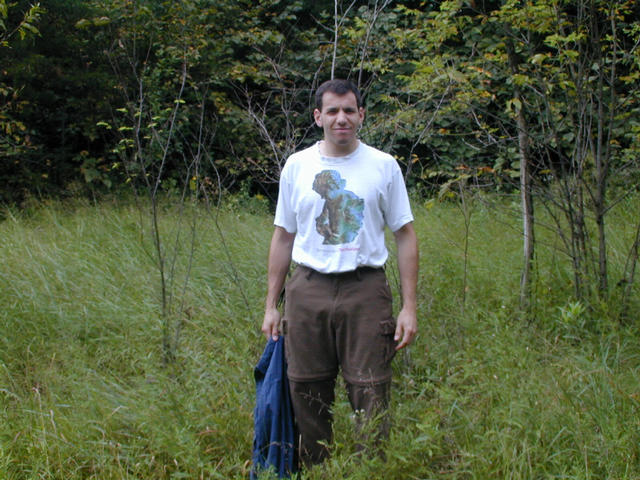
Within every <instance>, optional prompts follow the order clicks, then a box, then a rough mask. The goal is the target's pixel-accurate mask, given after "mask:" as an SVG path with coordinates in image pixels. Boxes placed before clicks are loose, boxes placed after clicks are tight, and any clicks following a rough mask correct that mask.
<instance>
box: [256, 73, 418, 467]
mask: <svg viewBox="0 0 640 480" xmlns="http://www.w3.org/2000/svg"><path fill="white" fill-rule="evenodd" d="M313 115H314V119H315V122H316V124H317V125H318V126H319V127H321V128H322V129H323V132H324V138H323V140H322V141H319V142H318V143H316V144H315V145H313V146H312V147H309V148H307V149H305V150H303V151H300V152H297V153H295V154H293V155H292V156H291V157H289V159H288V160H287V162H286V164H285V166H284V168H283V170H282V175H281V178H280V192H279V195H278V204H277V208H276V215H275V220H274V224H275V230H274V233H273V237H272V239H271V246H270V249H269V266H268V280H267V282H268V291H267V297H266V305H265V315H264V321H263V324H262V332H263V333H264V334H265V336H266V337H267V338H269V337H273V338H274V339H275V338H277V337H278V335H279V328H280V321H281V316H280V312H279V311H278V309H277V302H278V298H279V296H280V293H281V291H282V288H283V286H284V283H285V278H286V275H287V273H288V271H289V266H290V263H291V261H292V260H293V262H294V263H295V264H297V267H296V269H295V271H294V273H293V275H292V276H291V278H290V279H289V281H288V283H287V286H286V290H285V292H286V296H285V311H284V316H283V318H282V323H283V333H284V334H285V346H286V354H287V361H288V371H287V376H288V378H289V383H290V389H291V396H292V404H293V410H294V415H295V418H296V423H297V427H298V437H299V441H300V445H299V447H298V448H299V455H300V458H301V460H302V461H303V463H304V464H306V465H311V464H314V463H319V462H321V461H322V460H324V459H325V458H326V457H327V455H328V451H327V448H326V445H327V444H328V443H329V442H330V441H331V438H332V429H331V424H332V416H331V405H332V403H333V400H334V387H335V381H336V377H337V374H338V371H339V369H341V370H342V376H343V378H344V380H345V383H346V387H347V395H348V397H349V401H350V403H351V406H352V408H353V409H354V410H355V411H356V413H358V417H364V418H365V419H373V418H376V417H379V416H381V415H382V416H383V417H384V412H386V410H387V408H388V405H389V387H390V384H391V360H392V358H393V356H394V354H395V352H396V351H397V350H400V349H402V348H404V347H406V346H407V345H409V344H410V343H411V342H412V341H413V338H414V337H415V335H416V332H417V318H416V284H417V277H418V246H417V239H416V234H415V230H414V228H413V223H412V222H413V216H412V214H411V209H410V206H409V199H408V196H407V191H406V187H405V185H404V181H403V177H402V174H401V171H400V168H399V167H398V164H397V162H396V161H395V160H394V159H393V157H391V156H390V155H388V154H386V153H383V152H381V151H379V150H377V149H375V148H373V147H370V146H368V145H365V144H364V143H362V142H361V141H360V140H359V139H358V136H357V134H358V131H359V129H360V127H361V125H362V122H363V120H364V115H365V113H364V108H363V107H362V101H361V96H360V92H359V91H358V89H357V88H356V86H355V85H353V83H351V82H350V81H347V80H330V81H328V82H325V83H323V84H322V85H321V86H320V87H319V88H318V90H317V92H316V109H315V110H314V112H313ZM385 226H386V227H388V228H390V229H391V231H392V232H393V234H394V237H395V241H396V244H397V251H398V270H399V274H400V284H401V290H402V308H401V310H400V312H399V314H398V317H397V321H396V320H395V319H394V318H393V316H392V298H391V291H390V288H389V285H388V283H387V281H386V277H385V272H384V270H383V268H382V267H383V266H384V263H385V261H386V260H387V257H388V251H387V248H386V246H385V244H384V229H385ZM387 434H388V425H387V422H386V421H383V422H382V423H381V426H380V427H379V431H378V436H382V437H384V436H386V435H387Z"/></svg>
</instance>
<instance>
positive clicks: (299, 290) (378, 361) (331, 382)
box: [284, 267, 395, 465]
mask: <svg viewBox="0 0 640 480" xmlns="http://www.w3.org/2000/svg"><path fill="white" fill-rule="evenodd" d="M284 322H285V326H284V333H285V342H286V348H285V351H286V354H287V363H288V370H287V375H288V377H289V382H290V388H291V396H292V404H293V409H294V414H295V417H296V425H297V428H298V438H299V455H300V459H301V460H302V462H303V463H305V464H306V465H309V464H313V463H318V462H321V461H322V460H324V459H325V458H326V457H327V455H328V450H327V445H328V444H329V443H330V442H331V440H332V420H333V419H332V412H331V407H332V404H333V401H334V398H335V392H334V388H335V383H336V378H337V375H338V372H339V371H340V370H341V371H342V376H343V378H344V380H345V383H346V386H347V395H348V397H349V401H350V403H351V407H352V408H353V409H354V411H355V412H356V419H357V420H358V424H359V426H360V431H361V432H365V431H368V428H363V427H364V425H365V424H367V423H368V422H369V421H371V420H373V419H376V421H377V422H378V423H377V427H376V429H375V433H374V435H373V438H371V437H370V436H369V437H368V439H365V438H359V439H358V440H359V441H361V442H363V445H364V444H365V443H369V444H374V445H375V444H377V443H378V442H379V440H381V439H383V438H386V437H387V436H388V432H389V421H388V416H387V414H386V412H387V409H388V406H389V396H390V388H389V387H390V383H391V360H392V359H393V356H394V354H395V342H394V339H393V335H394V333H395V319H394V318H393V312H392V296H391V289H390V288H389V284H388V283H387V279H386V276H385V273H384V270H382V269H375V268H369V267H363V268H360V269H358V270H356V271H354V272H347V273H339V274H321V273H318V272H316V271H314V270H311V269H309V268H306V267H298V268H297V269H296V270H295V271H294V273H293V275H292V277H291V279H290V280H289V282H287V286H286V302H285V312H284Z"/></svg>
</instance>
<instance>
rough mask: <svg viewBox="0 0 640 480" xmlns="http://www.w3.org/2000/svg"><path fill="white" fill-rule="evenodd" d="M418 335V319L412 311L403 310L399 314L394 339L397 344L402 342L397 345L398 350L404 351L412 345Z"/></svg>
mask: <svg viewBox="0 0 640 480" xmlns="http://www.w3.org/2000/svg"><path fill="white" fill-rule="evenodd" d="M417 333H418V319H417V318H416V314H415V312H413V311H411V310H410V309H402V310H401V311H400V313H399V314H398V321H397V323H396V334H395V336H394V337H393V338H394V340H395V341H396V342H400V343H398V344H397V345H396V350H400V349H403V348H404V347H406V346H407V345H409V344H411V342H413V339H414V338H415V336H416V334H417Z"/></svg>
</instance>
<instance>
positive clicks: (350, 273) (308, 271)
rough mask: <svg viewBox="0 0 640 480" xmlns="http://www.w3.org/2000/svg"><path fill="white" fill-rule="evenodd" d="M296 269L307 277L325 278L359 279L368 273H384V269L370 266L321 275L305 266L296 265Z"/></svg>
mask: <svg viewBox="0 0 640 480" xmlns="http://www.w3.org/2000/svg"><path fill="white" fill-rule="evenodd" d="M298 268H299V269H301V270H302V271H304V272H305V273H306V275H307V277H310V276H311V275H320V276H323V277H327V278H349V277H356V278H360V277H361V276H362V275H366V274H368V273H375V272H384V267H370V266H362V267H358V268H356V269H355V270H349V271H347V272H337V273H322V272H318V271H317V270H314V269H313V268H310V267H307V266H305V265H298Z"/></svg>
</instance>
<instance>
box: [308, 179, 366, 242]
mask: <svg viewBox="0 0 640 480" xmlns="http://www.w3.org/2000/svg"><path fill="white" fill-rule="evenodd" d="M346 183H347V182H346V181H345V180H344V179H343V178H342V177H341V176H340V173H338V172H337V171H335V170H323V171H322V172H320V173H319V174H318V175H316V177H315V180H314V181H313V190H314V191H315V192H317V193H318V194H319V195H320V196H321V197H322V198H323V199H324V201H325V202H324V207H323V208H322V213H321V214H320V216H318V217H317V218H316V231H317V232H318V233H319V234H320V235H322V237H323V238H324V241H323V242H322V243H323V244H324V245H340V244H344V243H350V242H352V241H353V239H355V238H356V236H357V235H358V233H359V232H360V229H361V228H362V219H363V217H364V215H363V212H364V200H363V199H362V198H359V197H358V196H357V195H356V194H355V193H353V192H351V191H349V190H345V186H346Z"/></svg>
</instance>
